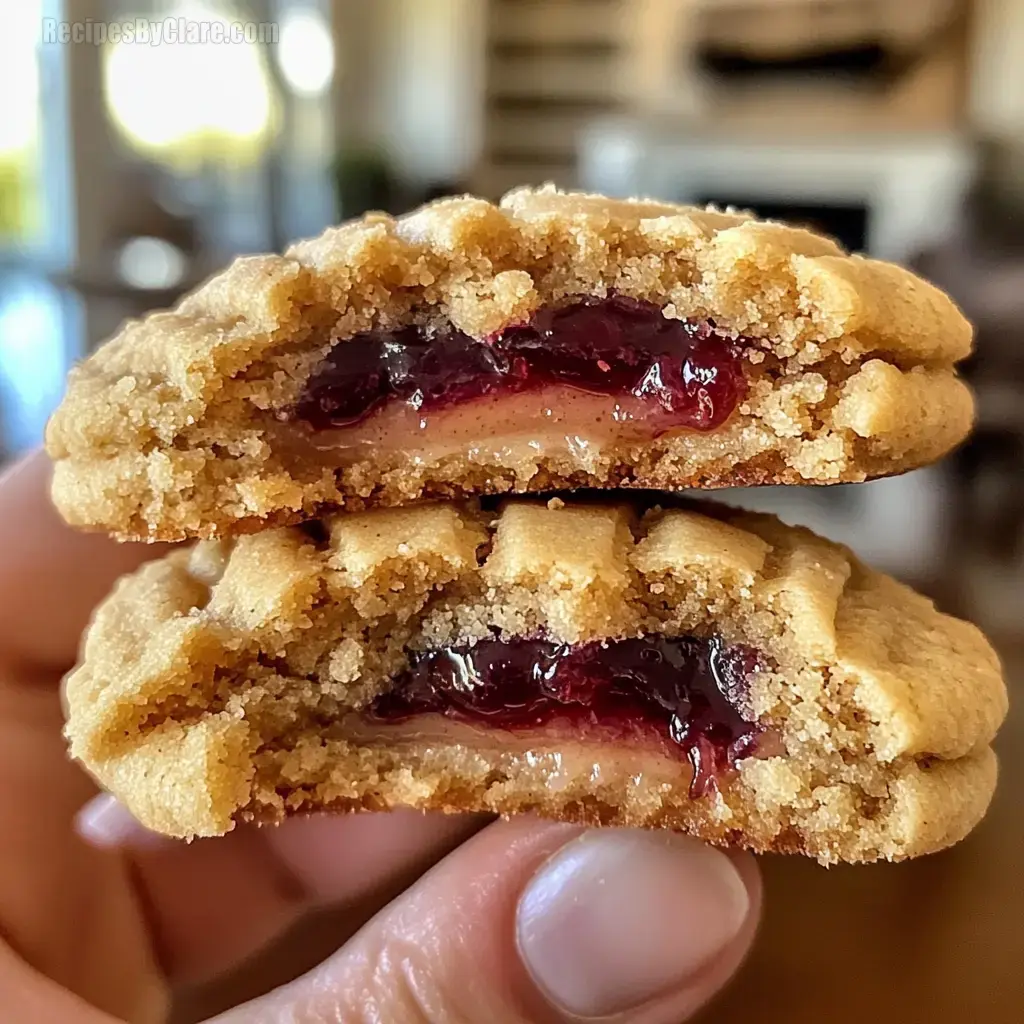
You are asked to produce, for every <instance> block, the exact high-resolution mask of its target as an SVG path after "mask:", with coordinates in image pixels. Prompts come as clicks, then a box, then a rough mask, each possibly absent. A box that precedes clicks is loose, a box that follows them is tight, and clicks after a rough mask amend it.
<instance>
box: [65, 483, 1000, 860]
mask: <svg viewBox="0 0 1024 1024" xmlns="http://www.w3.org/2000/svg"><path fill="white" fill-rule="evenodd" d="M67 703H68V727H67V732H68V736H69V738H70V740H71V747H72V753H73V754H74V755H75V756H76V757H78V758H79V759H80V760H81V761H82V762H83V763H84V764H85V765H86V766H87V767H88V768H89V769H90V770H91V771H92V772H93V773H94V774H95V775H96V777H97V778H98V779H99V780H100V782H101V783H103V784H104V785H105V786H106V787H107V788H108V789H110V790H111V791H112V792H113V793H115V794H116V795H117V796H118V797H119V798H120V799H122V801H124V802H125V803H126V804H127V806H128V807H129V808H130V809H131V810H132V811H133V813H134V814H135V815H136V816H137V817H138V818H139V820H140V821H142V822H143V823H144V824H146V825H147V826H149V827H151V828H153V829H156V830H157V831H160V832H163V833H166V834H168V835H173V836H182V837H192V836H197V835H217V834H221V833H223V832H226V831H228V830H230V829H231V828H232V827H233V826H234V825H235V823H237V822H240V821H250V820H255V821H258V822H274V821H279V820H281V819H283V818H284V817H286V816H288V815H291V814H303V813H310V812H318V811H325V810H327V811H334V810H357V809H367V810H381V809H388V808H393V807H402V806H404V807H415V808H421V809H439V810H444V811H490V812H496V813H501V814H511V813H518V812H521V811H533V812H536V813H540V814H542V815H546V816H551V817H555V818H560V819H564V820H572V821H581V822H587V823H592V824H623V825H632V826H648V827H668V828H674V829H681V830H684V831H687V832H690V833H692V834H694V835H697V836H700V837H701V838H703V839H705V840H708V841H710V842H713V843H718V844H723V845H729V846H739V847H746V848H750V849H754V850H774V851H779V852H793V853H797V852H799V853H805V854H809V855H811V856H814V857H816V858H818V859H819V860H821V861H822V862H825V863H830V862H835V861H839V860H845V861H869V860H876V859H880V858H887V859H893V860H898V859H903V858H906V857H911V856H916V855H918V854H923V853H928V852H931V851H933V850H937V849H940V848H942V847H944V846H947V845H949V844H951V843H953V842H956V841H957V840H958V839H960V838H962V837H963V836H964V835H965V834H966V833H967V832H968V831H969V830H970V829H971V828H972V827H973V826H974V824H976V823H977V821H978V820H979V819H980V818H981V816H982V815H983V813H984V811H985V808H986V807H987V805H988V802H989V799H990V797H991V794H992V791H993V788H994V785H995V778H996V762H995V756H994V754H993V753H992V751H991V749H990V748H989V743H990V741H991V739H992V737H993V735H994V733H995V731H996V729H997V727H998V725H999V722H1000V721H1001V719H1002V717H1003V715H1004V713H1005V707H1006V695H1005V688H1004V686H1003V682H1002V678H1001V673H1000V669H999V665H998V661H997V660H996V658H995V655H994V654H993V652H992V650H991V648H990V647H989V646H988V644H987V642H986V641H985V640H984V638H983V637H982V636H981V634H980V633H979V632H978V631H977V630H976V629H975V628H974V627H972V626H970V625H969V624H967V623H963V622H960V621H958V620H955V619H952V618H949V617H948V616H944V615H941V614H940V613H938V612H937V611H936V610H935V609H934V607H933V606H932V605H931V603H930V602H928V601H927V600H925V599H924V598H922V597H920V596H918V595H916V594H914V593H913V592H912V591H910V590H909V589H907V588H906V587H903V586H902V585H900V584H898V583H896V582H895V581H893V580H890V579H888V578H887V577H885V576H882V575H880V574H878V573H875V572H873V571H871V570H870V569H867V568H866V567H864V566H862V565H861V564H860V563H858V562H857V561H856V560H855V559H854V558H853V557H852V556H851V555H850V554H849V552H847V551H846V550H845V549H842V548H840V547H838V546H836V545H833V544H830V543H828V542H826V541H823V540H821V539H819V538H817V537H815V536H814V535H812V534H810V533H809V532H807V531H805V530H800V529H794V528H791V527H787V526H784V525H783V524H781V523H779V522H778V521H777V520H774V519H772V518H770V517H765V516H753V515H749V514H745V513H737V512H735V511H731V510H726V509H721V508H717V507H715V506H710V505H707V506H697V507H675V508H663V507H650V506H647V505H645V504H643V503H639V502H638V503H634V504H629V503H624V502H622V501H616V502H612V503H586V502H576V503H574V504H572V505H566V504H565V502H563V501H561V500H559V499H555V500H553V501H552V502H550V503H548V504H543V503H541V502H530V501H527V500H514V501H510V502H508V503H506V504H505V505H504V506H502V507H501V508H500V509H499V510H497V511H489V510H487V509H484V508H481V507H480V506H478V505H459V504H454V503H452V504H435V505H423V506H418V507H412V508H407V509H401V510H387V511H377V512H368V513H362V514H347V515H339V516H335V517H333V518H329V519H326V520H323V521H320V522H317V523H314V524H307V525H306V526H304V527H289V528H281V529H277V530H268V531H264V532H263V533H260V534H257V535H253V536H249V537H242V538H239V539H238V540H235V541H223V542H202V543H200V544H198V545H197V546H195V547H194V548H192V549H190V550H179V551H176V552H174V553H172V554H171V555H170V556H168V557H165V558H163V559H161V560H159V561H156V562H152V563H150V564H149V565H147V566H144V567H143V568H142V569H140V570H139V571H138V572H136V573H135V574H133V575H132V576H129V577H127V578H125V579H124V580H122V581H121V583H120V584H119V585H118V587H117V588H116V590H115V592H114V593H113V594H112V595H111V597H110V598H108V600H107V601H106V602H105V604H104V605H102V606H101V608H100V609H99V611H98V612H97V615H96V618H95V620H94V623H93V625H92V627H91V628H90V631H89V633H88V635H87V637H86V641H85V645H84V648H83V657H82V662H81V664H80V665H79V667H78V668H77V669H76V670H75V671H74V672H73V673H72V674H71V675H70V676H69V678H68V680H67Z"/></svg>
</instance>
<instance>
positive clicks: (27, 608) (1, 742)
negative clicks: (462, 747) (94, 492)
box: [0, 456, 760, 1024]
mask: <svg viewBox="0 0 1024 1024" xmlns="http://www.w3.org/2000/svg"><path fill="white" fill-rule="evenodd" d="M48 472H49V470H48V465H47V463H46V461H45V460H44V459H43V458H42V457H41V456H34V457H31V458H29V459H27V460H25V461H24V462H22V463H20V464H19V465H18V466H16V467H14V468H13V469H12V470H10V471H9V472H8V473H7V474H6V475H5V476H4V477H3V478H2V479H0V529H2V530H3V531H4V536H5V537H6V538H7V542H6V543H5V544H4V546H3V548H2V549H0V601H2V607H3V609H4V614H3V616H2V619H0V780H2V782H3V785H2V786H0V936H2V937H3V939H2V941H0V1006H2V1007H3V1009H4V1015H3V1019H4V1020H5V1021H6V1020H10V1021H12V1022H18V1024H21V1022H26V1024H29V1022H31V1024H37V1022H38V1024H114V1022H115V1021H118V1020H128V1021H132V1022H139V1024H149V1022H156V1021H159V1020H161V1019H162V1016H163V1015H164V1013H165V1011H166V1007H167V991H168V986H173V985H177V984H181V983H183V982H187V981H195V980H199V979H201V978H209V977H213V976H215V975H217V974H218V973H220V972H223V971H224V970H226V969H227V968H229V967H231V966H232V965H234V964H237V963H239V962H240V961H241V960H243V959H244V958H245V957H246V956H248V955H249V954H250V953H252V952H253V951H255V950H256V949H257V948H259V947H260V946H261V945H263V944H264V943H265V942H267V941H268V940H270V939H271V938H272V937H274V936H275V935H277V934H279V933H280V932H282V931H283V930H284V929H285V928H287V927H288V926H289V925H290V924H292V923H293V922H294V921H295V920H296V919H297V918H298V917H299V916H300V915H301V914H303V913H305V912H307V911H308V910H309V909H310V908H313V907H316V906H324V905H338V904H342V905H344V904H352V905H356V904H358V905H359V906H367V905H372V904H373V901H374V899H375V898H378V902H382V901H383V900H384V898H385V895H384V894H387V893H389V891H394V889H395V887H396V886H397V885H399V884H401V882H402V880H403V879H405V878H408V877H415V876H417V875H421V877H419V878H418V880H417V881H415V882H414V883H413V884H412V885H411V886H410V887H409V888H407V889H406V890H405V891H404V892H403V893H402V894H401V895H400V896H398V897H397V898H396V899H394V900H393V901H392V902H390V903H389V904H387V905H386V906H384V907H383V909H381V910H380V911H379V913H377V914H376V915H374V916H372V917H371V918H370V919H369V920H368V921H367V922H366V923H365V924H364V925H363V926H362V928H361V929H359V930H358V931H357V932H356V934H355V935H354V936H353V937H352V938H351V939H350V940H349V941H348V942H347V943H345V945H344V946H343V947H342V948H341V949H339V950H338V951H337V952H336V953H335V954H333V955H332V956H331V957H329V958H328V959H327V960H326V961H324V963H322V964H321V965H319V966H318V967H317V968H315V969H314V970H313V971H311V972H310V973H309V974H307V975H305V976H303V977H302V978H299V979H298V980H297V981H295V982H293V983H291V984H290V985H287V986H285V987H283V988H281V989H278V990H276V991H274V992H272V993H270V994H269V995H267V996H264V997H262V998H259V999H256V1000H254V1001H253V1002H250V1003H247V1004H245V1005H243V1006H239V1007H236V1008H235V1009H233V1010H230V1011H228V1012H227V1013H225V1014H223V1015H221V1016H220V1017H218V1018H216V1019H217V1021H219V1022H221V1024H256V1022H259V1024H264V1022H266V1024H270V1022H284V1021H287V1022H289V1024H323V1022H326V1021H388V1022H390V1021H396V1022H410V1024H416V1022H426V1021H430V1022H438V1024H449V1022H455V1021H459V1022H462V1021H471V1022H475V1021H486V1022H489V1024H491V1022H493V1024H506V1022H507V1024H512V1022H516V1024H520V1022H522V1024H549V1022H550V1024H557V1022H559V1021H566V1020H579V1019H581V1018H582V1019H587V1018H594V1017H600V1018H602V1019H605V1018H610V1019H611V1020H614V1021H621V1022H629V1024H662V1022H663V1024H677V1022H679V1021H681V1020H683V1019H686V1018H687V1017H689V1016H690V1015H691V1014H692V1013H693V1012H695V1010H696V1009H697V1008H698V1007H699V1006H701V1005H702V1004H703V1003H704V1002H706V1001H707V999H709V998H710V997H711V996H712V995H713V994H714V993H715V992H716V991H717V990H718V989H719V988H720V987H721V986H722V985H723V984H724V983H725V982H726V980H727V979H728V978H729V977H730V976H731V975H732V973H733V972H734V971H735V969H736V968H737V966H738V964H739V962H740V960H741V959H742V957H743V955H744V953H745V952H746V950H747V948H748V947H749V945H750V943H751V941H752V938H753V933H754V929H755V926H756V920H757V916H758V911H759V904H760V885H759V881H758V876H757V872H756V868H755V866H754V863H753V860H752V859H751V858H749V857H746V856H731V855H726V854H724V853H721V852H719V851H716V850H712V849H711V848H709V847H705V846H703V845H701V844H699V843H697V842H696V841H695V840H692V839H689V838H686V837H683V836H676V835H672V834H668V833H655V832H633V831H627V830H613V829H607V830H587V829H582V828H578V827H575V826H569V825H563V824H555V823H546V822H541V821H537V820H534V819H531V818H520V819H516V820H512V821H499V822H494V823H486V822H484V821H482V820H480V819H477V818H472V817H444V816H440V815H420V814H414V813H395V814H374V815H369V814H368V815H353V816H339V817H333V818H331V817H324V818H310V819H297V820H293V821H290V822H287V823H286V824H285V825H283V826H281V827H280V828H277V829H264V830H259V829H255V828H246V827H240V828H238V829H236V830H235V831H234V832H232V833H231V834H230V835H228V836H226V837H224V838H223V839H212V840H200V841H197V842H195V843H192V844H191V845H185V844H182V843H173V842H170V841H166V842H164V841H154V840H153V838H152V837H149V836H147V835H146V834H145V833H143V832H142V831H141V829H139V828H138V826H135V825H134V824H133V823H132V821H131V819H130V818H129V817H128V816H127V814H126V812H124V811H123V809H121V808H120V807H119V806H118V805H117V804H115V803H113V801H111V799H110V798H108V797H103V796H100V797H94V798H93V799H92V801H91V802H89V801H90V798H91V797H93V794H94V792H95V790H94V788H93V786H92V784H91V783H90V781H89V780H88V778H87V777H86V776H85V775H84V774H83V773H82V772H81V770H80V769H78V768H77V767H76V766H74V765H72V764H70V763H69V762H68V760H67V758H66V754H65V749H64V741H63V739H62V737H61V734H60V730H61V713H60V703H59V680H60V677H61V675H62V673H63V672H64V671H65V670H66V669H67V668H69V667H70V665H71V664H72V662H73V661H74V657H75V649H76V646H77V643H78V637H79V635H80V633H81V631H82V629H83V627H84V625H85V622H86V620H87V618H88V614H89V611H90V609H91V608H92V607H93V606H94V605H95V603H96V602H97V601H98V600H99V599H100V598H102V597H103V595H104V594H105V593H106V592H107V590H108V589H109V587H110V585H111V584H112V582H113V580H114V579H115V578H116V577H117V576H118V575H119V574H121V573H123V572H127V571H129V570H130V569H132V568H134V567H135V566H136V565H138V564H139V563H140V562H142V561H144V560H145V559H146V558H149V557H153V555H154V554H156V553H157V552H156V551H155V550H154V549H152V548H139V547H138V546H135V545H117V544H114V543H112V542H110V541H108V540H106V539H105V538H101V537H98V536H87V535H82V534H77V533H75V532H74V531H72V530H70V529H69V528H68V527H66V526H65V525H64V524H63V523H62V522H61V521H60V520H59V519H58V517H57V515H56V513H55V512H54V511H53V510H52V509H51V508H50V504H49V501H48V498H47V496H46V488H47V480H48ZM83 805H86V806H85V809H84V811H83V810H82V808H83ZM422 872H425V873H422ZM421 873H422V874H421Z"/></svg>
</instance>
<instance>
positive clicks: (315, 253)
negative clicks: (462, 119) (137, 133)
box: [47, 189, 972, 540]
mask: <svg viewBox="0 0 1024 1024" xmlns="http://www.w3.org/2000/svg"><path fill="white" fill-rule="evenodd" d="M970 345H971V330H970V327H969V325H968V324H967V323H966V321H965V320H964V318H963V316H962V315H961V314H960V312H959V310H957V308H956V306H955V305H954V304H953V303H952V302H951V301H950V300H949V299H948V298H947V297H946V296H945V295H944V294H942V293H941V292H940V291H938V290H937V289H935V288H934V287H932V286H931V285H929V284H926V283H925V282H924V281H922V280H920V279H919V278H917V277H915V276H914V275H913V274H911V273H910V272H909V271H907V270H904V269H902V268H900V267H896V266H893V265H890V264H887V263H880V262H878V261H875V260H869V259H865V258H863V257H860V256H848V255H846V254H844V253H843V252H842V251H841V250H840V249H839V248H838V247H837V246H836V245H835V244H834V243H833V242H831V241H829V240H828V239H825V238H822V237H819V236H817V235H814V234H812V233H810V232H808V231H804V230H800V229H797V228H793V227H787V226H784V225H782V224H775V223H768V222H762V221H758V220H755V219H752V218H751V217H749V216H745V215H741V214H736V213H720V212H716V211H714V210H699V209H694V208H690V207H679V206H670V205H664V204H658V203H651V202H636V201H629V202H624V201H613V200H609V199H605V198H603V197H601V196H586V195H577V194H563V193H559V192H555V191H553V190H550V189H541V190H539V191H530V190H521V191H517V192H513V193H511V194H510V195H508V196H507V197H506V198H505V199H504V201H503V202H502V203H501V205H500V206H495V205H492V204H490V203H487V202H485V201H483V200H480V199H473V198H468V197H465V198H458V199H450V200H444V201H441V202H437V203H434V204H432V205H430V206H427V207H424V208H423V209H421V210H419V211H417V212H415V213H413V214H411V215H409V216H406V217H402V218H399V219H393V218H391V217H388V216H384V215H379V214H374V215H370V216H368V217H365V218H363V219H362V220H359V221H355V222H352V223H348V224H344V225H342V226H341V227H337V228H331V229H329V230H328V231H326V232H325V233H324V234H323V235H322V236H321V237H320V238H317V239H314V240H312V241H308V242H302V243H300V244H298V245H295V246H293V247H292V249H290V250H289V251H288V253H287V254H286V255H285V256H257V257H247V258H243V259H239V260H237V261H236V262H235V263H234V264H232V265H231V266H230V267H229V268H228V269H227V270H225V271H224V272H223V273H222V274H220V275H218V276H217V277H215V278H213V279H212V280H211V281H210V282H209V283H207V284H206V285H204V286H203V287H202V288H200V289H199V290H198V291H197V292H195V293H194V294H192V295H190V296H189V297H187V298H186V299H185V300H184V301H182V302H181V303H180V304H179V306H178V307H177V308H176V309H175V310H174V311H173V312H162V313H155V314H152V315H151V316H149V317H147V318H145V319H143V320H141V321H133V322H130V323H129V324H127V325H126V326H125V327H124V329H123V330H122V331H121V333H120V334H119V335H118V336H117V337H116V338H114V339H113V340H112V341H110V342H108V343H107V344H106V345H105V346H103V347H102V348H101V349H100V350H99V351H98V352H96V353H95V355H93V356H92V357H91V358H89V359H87V360H86V361H85V362H84V363H83V364H82V365H81V366H79V367H78V368H77V369H76V370H75V371H74V372H73V374H72V376H71V379H70V384H69V388H68V393H67V397H66V398H65V400H64V403H63V404H62V406H61V407H60V409H59V410H58V411H57V413H56V415H55V416H54V417H53V420H52V422H51V423H50V426H49V430H48V433H47V448H48V450H49V452H50V454H51V455H52V456H53V458H54V460H55V461H56V464H57V465H56V476H55V481H54V496H55V499H56V501H57V504H58V506H59V508H60V509H61V511H62V512H63V514H64V515H65V517H66V518H67V519H68V520H69V522H71V523H73V524H75V525H79V526H86V527H92V528H102V529H106V530H109V531H111V532H113V533H115V534H117V535H118V536H121V537H126V538H128V537H130V538H144V539H165V540H175V539H182V538H185V537H195V536H200V537H211V536H221V535H224V534H228V533H232V532H248V531H251V530H253V529H257V528H259V527H260V526H261V525H280V524H285V523H290V522H297V521H301V520H303V519H306V518H310V517H313V516H316V515H320V514H323V513H324V512H326V511H329V510H331V509H333V508H340V507H344V508H347V509H360V508H363V507H369V506H373V505H396V504H403V503H407V502H408V501H409V500H412V499H418V498H429V497H446V498H447V497H461V496H472V495H477V494H482V493H494V492H499V493H500V492H523V491H550V490H555V489H559V488H571V487H596V488H604V487H643V488H661V489H679V488H682V487H721V486H728V485H735V484H758V483H833V482H838V481H858V480H864V479H867V478H869V477H874V476H881V475H885V474H891V473H898V472H902V471H904V470H907V469H910V468H913V467H915V466H920V465H923V464H925V463H928V462H930V461H932V460H934V459H936V458H938V457H939V456H941V455H942V454H943V453H944V452H946V451H947V450H949V448H951V447H952V446H953V445H955V444H956V443H957V442H959V441H960V440H961V439H962V438H963V437H964V436H965V434H966V432H967V431H968V429H969V426H970V422H971V417H972V400H971V396H970V392H969V391H968V389H967V388H966V386H965V385H964V384H963V383H962V382H961V381H960V380H959V379H958V378H957V376H956V373H955V369H954V366H955V364H956V362H957V361H958V360H960V359H962V358H963V357H964V356H965V355H967V353H968V351H969V350H970Z"/></svg>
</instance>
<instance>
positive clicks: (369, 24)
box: [335, 0, 487, 184]
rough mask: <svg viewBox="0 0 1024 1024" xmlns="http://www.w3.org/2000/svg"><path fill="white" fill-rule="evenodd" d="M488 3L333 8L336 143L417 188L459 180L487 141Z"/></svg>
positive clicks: (414, 0)
mask: <svg viewBox="0 0 1024 1024" xmlns="http://www.w3.org/2000/svg"><path fill="white" fill-rule="evenodd" d="M486 7H487V5H486V3H485V2H484V0H373V3H372V4H370V3H368V2H367V0H335V33H336V40H337V45H338V47H339V52H340V54H341V60H340V62H339V64H340V67H339V76H338V90H337V92H336V101H337V103H338V116H339V129H340V133H341V136H342V138H346V137H348V138H353V139H355V140H357V141H359V142H360V143H363V144H370V145H380V146H382V147H383V148H384V149H386V151H387V152H389V153H390V154H391V156H392V157H393V159H394V160H395V163H396V166H397V170H398V171H399V173H400V174H401V175H402V176H403V177H404V178H406V179H408V180H409V181H410V182H412V183H414V184H426V183H428V182H432V181H439V180H446V181H447V180H452V179H460V178H465V177H467V176H468V175H469V173H470V171H471V170H472V168H473V165H474V164H475V162H476V160H477V157H478V154H479V151H480V145H481V141H482V135H483V114H484V110H483V96H484V89H483V84H484V54H485V38H486V27H485V26H486Z"/></svg>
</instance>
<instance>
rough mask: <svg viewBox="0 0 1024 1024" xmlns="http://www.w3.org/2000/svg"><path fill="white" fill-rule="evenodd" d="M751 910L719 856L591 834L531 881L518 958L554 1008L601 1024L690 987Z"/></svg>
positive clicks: (627, 833)
mask: <svg viewBox="0 0 1024 1024" xmlns="http://www.w3.org/2000/svg"><path fill="white" fill-rule="evenodd" d="M749 912H750V896H749V893H748V891H747V887H746V886H745V885H744V884H743V880H742V878H740V875H739V872H738V871H737V870H736V868H735V866H734V865H733V863H732V861H730V860H729V858H728V857H726V856H725V854H723V853H721V852H720V851H718V850H715V849H713V848H712V847H709V846H705V845H704V844H703V843H700V842H698V841H697V840H695V839H691V838H690V837H688V836H680V835H676V834H673V833H657V832H639V831H632V830H611V829H609V830H607V831H594V832H588V833H586V834H584V835H583V836H581V837H580V838H579V839H576V840H574V841H573V842H571V843H569V844H568V845H567V846H565V847H563V848H562V849H561V850H559V851H558V853H556V854H555V855H554V856H553V857H551V859H550V860H548V861H547V862H546V863H545V864H544V865H543V866H542V867H541V869H540V870H539V871H538V872H537V874H536V875H534V877H533V878H532V879H531V881H530V883H529V885H528V886H527V887H526V890H525V891H524V893H523V895H522V897H521V898H520V901H519V910H518V919H517V928H518V942H519V950H520V955H521V956H522V958H523V960H524V962H525V964H526V967H527V970H528V971H529V972H530V974H531V975H532V976H533V979H534V981H535V982H536V983H537V985H538V986H539V987H540V989H541V990H542V991H543V992H544V994H545V995H546V996H547V998H548V999H549V1000H550V1001H551V1002H552V1003H554V1004H555V1006H557V1007H558V1008H559V1009H561V1010H562V1011H563V1012H566V1013H569V1014H575V1015H576V1016H578V1017H584V1018H586V1017H603V1016H607V1015H609V1014H613V1013H620V1012H622V1011H624V1010H630V1009H634V1008H636V1007H639V1006H642V1005H643V1004H644V1003H646V1002H649V1001H650V1000H652V999H654V998H656V997H658V996H661V995H665V994H668V993H670V992H673V991H678V990H683V989H685V988H686V987H688V986H689V985H690V984H691V983H693V982H694V981H695V980H696V979H697V978H698V977H699V975H700V973H701V971H702V969H703V968H705V967H707V965H708V964H709V963H710V962H711V961H713V960H714V959H715V958H716V956H717V955H718V954H719V953H720V952H722V951H723V950H724V949H725V948H726V947H727V946H728V945H729V944H730V943H731V942H732V940H733V939H735V938H736V936H737V935H738V934H739V931H740V929H741V928H742V927H743V923H744V921H745V920H746V918H747V915H748V914H749Z"/></svg>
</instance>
